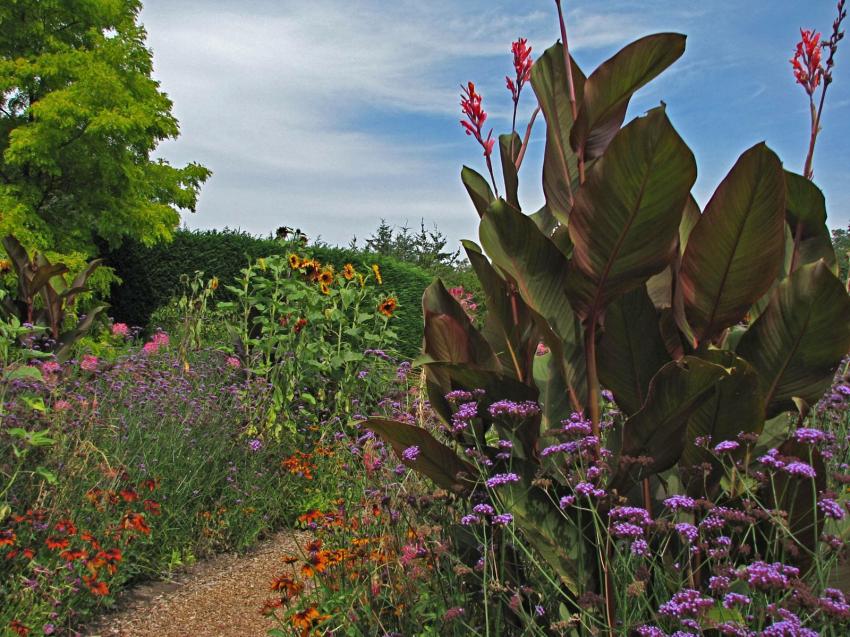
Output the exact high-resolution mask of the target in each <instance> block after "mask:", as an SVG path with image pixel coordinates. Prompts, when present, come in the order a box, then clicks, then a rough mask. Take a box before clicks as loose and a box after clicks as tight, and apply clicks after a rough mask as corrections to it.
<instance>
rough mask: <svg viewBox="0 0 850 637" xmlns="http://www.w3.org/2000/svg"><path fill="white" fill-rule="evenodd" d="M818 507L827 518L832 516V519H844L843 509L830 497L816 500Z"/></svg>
mask: <svg viewBox="0 0 850 637" xmlns="http://www.w3.org/2000/svg"><path fill="white" fill-rule="evenodd" d="M818 508H819V509H820V510H821V511H822V512H823V514H824V515H825V516H826V517H828V518H832V519H833V520H843V519H844V509H843V508H842V507H841V505H840V504H838V502H836V501H835V500H833V499H832V498H821V499H820V500H818Z"/></svg>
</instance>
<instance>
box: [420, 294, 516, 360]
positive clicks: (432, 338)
mask: <svg viewBox="0 0 850 637" xmlns="http://www.w3.org/2000/svg"><path fill="white" fill-rule="evenodd" d="M422 310H423V314H424V315H425V344H424V354H425V356H427V357H428V359H429V360H430V361H432V362H433V361H436V362H441V363H466V364H470V365H472V366H473V367H475V368H477V369H489V370H492V371H499V369H500V367H501V365H500V363H499V360H498V358H497V357H496V355H495V353H494V352H493V349H492V348H491V347H490V344H489V343H488V342H487V341H486V340H485V339H484V337H483V336H481V333H480V332H479V331H478V330H477V329H475V326H474V325H472V322H471V321H470V320H469V317H468V316H467V315H466V312H464V311H463V308H462V307H461V306H460V304H459V303H458V302H457V300H456V299H455V298H454V297H453V296H452V295H451V294H449V292H448V290H446V288H445V286H444V285H443V282H442V281H440V280H439V279H437V280H435V281H434V282H433V283H432V284H431V285H429V286H428V287H427V288H426V290H425V293H424V294H423V295H422Z"/></svg>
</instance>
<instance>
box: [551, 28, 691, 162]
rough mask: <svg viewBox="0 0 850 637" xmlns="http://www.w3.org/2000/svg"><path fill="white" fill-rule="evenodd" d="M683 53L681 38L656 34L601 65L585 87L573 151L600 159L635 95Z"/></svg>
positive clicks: (587, 157)
mask: <svg viewBox="0 0 850 637" xmlns="http://www.w3.org/2000/svg"><path fill="white" fill-rule="evenodd" d="M684 52H685V36H684V35H681V34H679V33H657V34H655V35H648V36H646V37H643V38H641V39H639V40H636V41H635V42H632V43H631V44H629V45H628V46H626V47H624V48H623V49H621V50H620V51H619V52H618V53H617V54H616V55H614V57H612V58H610V59H609V60H607V61H606V62H603V63H602V64H601V65H600V66H599V68H597V69H596V70H595V71H594V72H593V73H591V75H590V77H589V78H587V81H586V82H585V84H584V97H583V99H582V102H581V110H580V111H579V114H578V118H577V119H576V123H575V126H574V127H573V129H572V132H571V134H570V143H571V145H572V148H573V150H575V151H576V152H577V153H579V154H581V153H582V152H583V153H584V155H583V156H584V159H585V160H590V159H593V158H595V157H600V156H601V155H602V154H603V153H604V152H605V149H606V148H607V147H608V144H609V143H610V142H611V140H612V139H613V138H614V136H615V135H616V134H617V131H618V130H619V129H620V125H621V124H622V123H623V120H624V119H625V117H626V109H627V108H628V105H629V100H630V99H631V97H632V95H633V94H634V92H635V91H637V90H638V89H639V88H640V87H642V86H644V85H645V84H647V83H648V82H649V81H650V80H652V79H653V78H654V77H656V76H657V75H658V74H659V73H661V72H662V71H663V70H664V69H666V68H667V67H668V66H670V65H671V64H673V62H675V61H676V60H678V59H679V57H681V55H682V53H684ZM535 65H536V64H535ZM547 122H548V120H547Z"/></svg>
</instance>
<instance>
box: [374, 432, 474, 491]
mask: <svg viewBox="0 0 850 637" xmlns="http://www.w3.org/2000/svg"><path fill="white" fill-rule="evenodd" d="M359 424H361V425H363V426H364V427H366V428H367V429H371V430H372V431H374V432H375V433H376V434H378V435H379V436H380V437H381V438H383V439H384V440H385V441H387V442H388V443H390V445H391V446H392V448H393V450H394V451H395V452H396V454H397V455H398V457H399V460H401V461H402V462H403V463H404V464H406V465H407V466H409V467H411V468H412V469H415V470H416V471H418V472H419V473H421V474H423V475H425V476H428V477H429V478H431V480H433V481H434V482H435V483H436V484H438V485H439V486H441V487H443V488H444V489H448V490H450V491H454V492H461V491H465V490H467V489H468V488H469V487H470V486H471V483H470V482H468V480H470V479H474V476H476V475H477V472H476V470H475V467H473V466H472V465H470V464H469V463H468V462H466V461H465V460H462V459H461V458H459V457H458V455H457V454H456V453H455V452H454V451H452V450H451V449H449V447H447V446H446V445H444V444H443V443H442V442H440V441H439V440H437V439H436V438H434V436H432V435H431V434H430V433H428V432H427V431H426V430H424V429H422V428H421V427H417V426H415V425H409V424H407V423H404V422H399V421H397V420H389V419H387V418H369V419H368V420H364V421H363V422H361V423H359ZM413 446H416V447H419V455H418V456H417V457H416V459H415V460H407V459H405V458H404V457H403V456H402V453H403V452H404V450H405V449H407V448H408V447H413ZM465 478H466V479H465Z"/></svg>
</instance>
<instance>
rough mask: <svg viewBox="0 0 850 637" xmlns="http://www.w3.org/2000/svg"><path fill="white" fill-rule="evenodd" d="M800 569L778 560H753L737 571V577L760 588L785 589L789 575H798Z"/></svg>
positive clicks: (788, 584) (788, 582) (788, 583)
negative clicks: (768, 561)
mask: <svg viewBox="0 0 850 637" xmlns="http://www.w3.org/2000/svg"><path fill="white" fill-rule="evenodd" d="M799 575H800V569H798V568H796V567H794V566H787V565H785V564H782V563H780V562H773V563H771V564H768V563H767V562H762V561H758V562H753V563H752V564H750V565H748V566H745V567H744V568H743V569H741V570H740V571H739V572H738V577H739V578H740V579H742V580H745V581H746V582H747V584H749V585H750V586H752V587H754V588H758V589H761V590H770V589H774V588H775V589H781V590H784V589H787V588H788V587H789V586H790V583H791V581H790V579H789V578H791V577H798V576H799Z"/></svg>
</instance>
